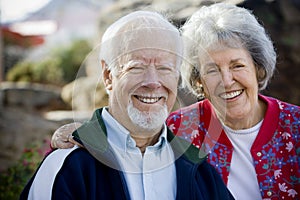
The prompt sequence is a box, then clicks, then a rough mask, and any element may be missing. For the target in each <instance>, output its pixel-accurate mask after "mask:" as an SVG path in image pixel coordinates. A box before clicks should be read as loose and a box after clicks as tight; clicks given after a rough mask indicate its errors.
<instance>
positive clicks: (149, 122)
mask: <svg viewBox="0 0 300 200" xmlns="http://www.w3.org/2000/svg"><path fill="white" fill-rule="evenodd" d="M127 111H128V115H129V118H130V119H131V121H132V122H133V123H134V124H135V125H136V126H138V127H140V128H141V129H143V130H145V131H156V130H160V129H161V128H162V126H163V124H164V122H165V120H166V119H167V117H168V110H167V107H166V106H163V107H161V109H158V110H156V109H155V111H154V110H151V111H147V112H146V111H140V110H138V109H137V108H135V107H133V105H132V104H129V106H128V108H127Z"/></svg>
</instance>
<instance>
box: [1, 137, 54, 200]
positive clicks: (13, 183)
mask: <svg viewBox="0 0 300 200" xmlns="http://www.w3.org/2000/svg"><path fill="white" fill-rule="evenodd" d="M49 142H50V141H49V140H44V142H43V144H36V143H35V144H32V145H30V146H29V147H28V148H26V149H24V153H23V155H22V156H21V158H20V160H19V162H18V164H16V165H14V166H12V167H10V168H8V169H7V170H6V171H4V172H1V173H0V199H3V200H6V199H7V200H8V199H9V200H13V199H19V196H20V194H21V192H22V190H23V189H24V187H25V185H26V184H27V182H28V181H29V179H30V178H31V177H32V176H33V174H34V172H35V171H36V169H37V167H38V165H39V164H40V162H41V160H42V159H43V157H44V156H45V155H46V153H47V152H48V151H49Z"/></svg>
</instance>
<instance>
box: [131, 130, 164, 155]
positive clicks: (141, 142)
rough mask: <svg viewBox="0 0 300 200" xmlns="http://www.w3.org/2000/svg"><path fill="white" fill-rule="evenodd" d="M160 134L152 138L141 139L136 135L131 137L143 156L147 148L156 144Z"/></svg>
mask: <svg viewBox="0 0 300 200" xmlns="http://www.w3.org/2000/svg"><path fill="white" fill-rule="evenodd" d="M160 134H161V132H159V133H158V134H156V135H154V136H153V137H141V136H137V135H131V137H132V138H133V139H134V140H135V142H136V146H137V147H138V148H139V149H140V151H141V152H142V154H144V153H145V151H146V148H147V147H148V146H152V145H154V144H155V143H157V142H158V139H159V136H160Z"/></svg>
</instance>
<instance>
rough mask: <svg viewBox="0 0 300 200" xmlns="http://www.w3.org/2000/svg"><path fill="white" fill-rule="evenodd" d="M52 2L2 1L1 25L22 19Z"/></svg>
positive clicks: (36, 0)
mask: <svg viewBox="0 0 300 200" xmlns="http://www.w3.org/2000/svg"><path fill="white" fill-rule="evenodd" d="M49 1H50V0H0V2H1V23H5V22H10V21H14V20H18V19H22V18H23V17H25V16H26V15H27V14H29V13H31V12H34V11H36V10H38V9H39V8H41V7H43V6H44V5H46V4H47V3H48V2H49Z"/></svg>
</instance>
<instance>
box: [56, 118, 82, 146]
mask: <svg viewBox="0 0 300 200" xmlns="http://www.w3.org/2000/svg"><path fill="white" fill-rule="evenodd" d="M81 125H82V124H81V123H79V122H73V123H70V124H66V125H63V126H61V127H59V128H58V129H57V130H56V131H55V132H54V134H53V135H52V138H51V148H53V149H55V148H58V149H68V148H72V147H73V146H74V145H75V144H76V145H78V146H80V147H82V145H81V144H79V143H77V142H76V141H75V140H74V139H73V136H72V133H73V132H74V131H75V130H76V129H77V128H79V127H80V126H81Z"/></svg>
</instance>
